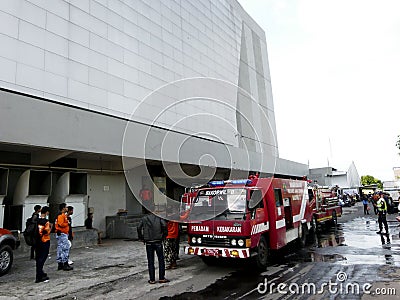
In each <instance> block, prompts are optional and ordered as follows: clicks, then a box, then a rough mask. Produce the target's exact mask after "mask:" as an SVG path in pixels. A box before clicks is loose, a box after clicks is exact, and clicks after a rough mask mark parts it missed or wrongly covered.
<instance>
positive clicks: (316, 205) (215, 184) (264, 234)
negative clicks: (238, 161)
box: [185, 177, 341, 269]
mask: <svg viewBox="0 0 400 300" xmlns="http://www.w3.org/2000/svg"><path fill="white" fill-rule="evenodd" d="M324 201H325V202H324ZM325 203H327V199H325V198H321V199H320V198H318V197H316V196H315V194H314V191H313V190H312V189H308V187H307V181H305V180H290V179H280V178H273V177H272V178H252V179H243V180H229V181H212V182H210V183H209V184H208V185H207V186H205V187H199V188H198V189H197V190H196V197H195V198H194V200H193V202H192V203H191V206H190V210H189V211H190V213H189V215H188V217H187V220H188V243H189V245H188V246H187V247H185V253H186V254H190V255H198V256H200V257H201V258H202V259H203V261H204V262H205V263H214V262H215V261H216V259H217V258H219V257H226V258H250V257H252V256H255V257H256V261H257V265H258V267H259V268H261V269H264V268H266V266H267V263H268V256H269V252H270V251H276V250H279V249H281V248H283V247H284V246H286V245H287V244H288V243H290V242H294V241H297V242H298V244H299V245H300V246H304V245H305V243H306V238H307V235H308V234H309V233H311V232H313V231H314V232H315V230H316V228H317V226H318V224H319V223H321V222H326V221H329V220H330V221H334V223H335V224H336V221H337V217H338V216H340V215H341V207H340V206H337V207H336V206H335V207H333V206H330V205H327V204H325Z"/></svg>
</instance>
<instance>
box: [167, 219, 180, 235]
mask: <svg viewBox="0 0 400 300" xmlns="http://www.w3.org/2000/svg"><path fill="white" fill-rule="evenodd" d="M167 226H168V235H167V239H176V238H178V234H179V224H178V223H177V222H172V221H169V222H168V225H167Z"/></svg>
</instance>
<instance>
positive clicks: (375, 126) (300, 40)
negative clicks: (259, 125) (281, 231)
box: [239, 0, 400, 181]
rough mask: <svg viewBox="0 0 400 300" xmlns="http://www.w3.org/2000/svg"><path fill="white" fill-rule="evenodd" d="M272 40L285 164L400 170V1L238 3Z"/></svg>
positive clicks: (377, 172) (380, 174)
mask: <svg viewBox="0 0 400 300" xmlns="http://www.w3.org/2000/svg"><path fill="white" fill-rule="evenodd" d="M239 3H240V4H241V5H242V7H243V8H244V9H245V10H246V11H247V12H248V13H249V15H250V16H251V17H252V18H253V19H254V20H255V21H256V22H257V23H258V24H259V25H260V26H261V27H262V28H263V29H264V31H265V33H266V40H267V47H268V58H269V64H270V73H271V82H272V92H273V97H274V106H275V118H276V126H277V136H278V147H279V156H280V157H281V158H285V159H289V160H292V161H296V162H300V163H305V164H309V166H310V168H317V167H325V166H328V165H329V166H331V167H334V168H336V169H338V170H341V171H347V169H348V167H349V166H350V164H351V162H352V161H354V163H355V165H356V167H357V170H358V173H359V175H360V176H362V175H372V176H374V177H375V178H378V179H380V180H382V181H389V180H393V179H394V175H393V167H400V155H399V154H398V153H399V152H400V150H399V149H397V148H396V145H395V144H396V141H397V136H398V135H400V1H397V0H385V1H377V0H374V1H372V0H335V1H333V0H331V1H327V0H296V1H294V0H239Z"/></svg>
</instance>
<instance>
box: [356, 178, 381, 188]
mask: <svg viewBox="0 0 400 300" xmlns="http://www.w3.org/2000/svg"><path fill="white" fill-rule="evenodd" d="M361 184H362V185H364V186H365V185H370V184H377V185H378V188H380V189H382V188H383V184H382V181H381V180H379V179H377V178H375V177H374V176H371V175H364V176H361Z"/></svg>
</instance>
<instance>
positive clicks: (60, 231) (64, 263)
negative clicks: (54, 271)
mask: <svg viewBox="0 0 400 300" xmlns="http://www.w3.org/2000/svg"><path fill="white" fill-rule="evenodd" d="M59 209H60V212H59V214H58V216H57V218H56V222H55V226H56V238H57V262H58V270H64V271H70V270H73V268H72V267H71V266H70V265H69V264H68V257H69V242H68V232H69V222H68V218H67V215H66V212H67V205H66V204H65V203H61V204H60V206H59Z"/></svg>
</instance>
